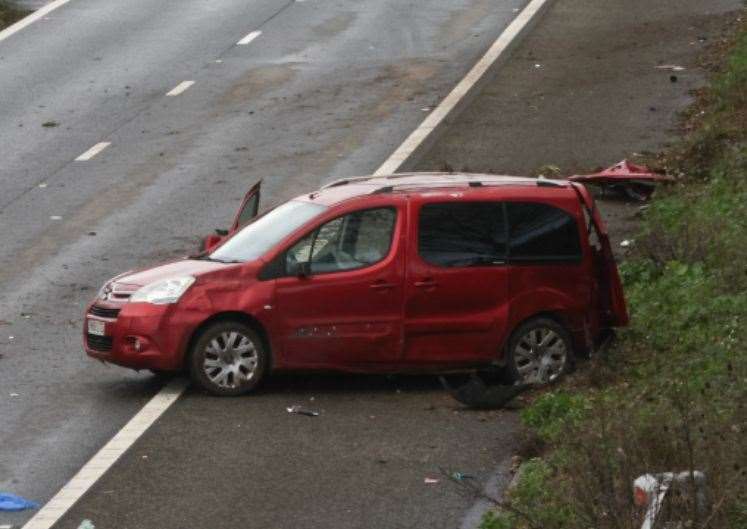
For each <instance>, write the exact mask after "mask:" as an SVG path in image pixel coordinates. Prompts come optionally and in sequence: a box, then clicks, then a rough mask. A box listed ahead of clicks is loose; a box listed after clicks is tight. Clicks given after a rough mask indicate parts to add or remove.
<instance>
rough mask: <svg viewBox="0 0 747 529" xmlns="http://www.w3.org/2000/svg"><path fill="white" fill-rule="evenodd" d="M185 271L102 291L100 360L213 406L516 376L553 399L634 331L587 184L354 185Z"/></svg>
mask: <svg viewBox="0 0 747 529" xmlns="http://www.w3.org/2000/svg"><path fill="white" fill-rule="evenodd" d="M259 192H260V189H259V186H255V187H254V188H253V189H252V190H251V191H250V192H249V194H248V195H247V197H246V199H245V200H244V203H243V204H242V207H241V209H240V210H239V212H238V214H237V216H236V219H235V220H234V224H233V226H232V228H231V230H229V231H228V232H222V233H220V234H219V235H215V236H211V237H209V238H208V239H206V241H205V245H206V250H205V251H204V252H203V253H201V254H200V255H198V256H195V257H191V258H188V259H185V260H181V261H177V262H173V263H170V264H165V265H162V266H157V267H154V268H148V269H145V270H141V271H137V272H127V273H125V274H122V275H119V276H117V277H115V278H114V279H112V280H111V281H109V282H107V283H106V284H105V285H104V287H103V288H102V289H101V291H100V292H99V295H98V297H97V298H96V299H95V300H94V301H93V302H92V303H91V305H89V307H88V308H87V311H86V315H85V329H84V338H85V340H84V341H85V349H86V352H87V353H88V355H90V356H92V357H94V358H97V359H100V360H103V361H105V362H111V363H114V364H119V365H121V366H125V367H130V368H134V369H150V370H153V371H178V370H182V369H187V370H188V371H189V372H190V374H191V377H192V379H193V380H194V382H196V383H197V384H198V385H200V386H201V387H202V388H204V389H205V390H207V391H209V392H211V393H214V394H217V395H238V394H242V393H245V392H247V391H249V390H251V389H252V388H254V387H256V386H257V384H258V383H259V382H260V381H261V380H262V379H263V378H264V377H265V376H266V375H267V374H268V373H270V372H271V371H275V370H307V369H314V370H338V371H347V372H376V373H394V372H398V373H401V372H446V371H455V370H473V369H482V368H487V367H489V366H506V367H507V368H508V370H509V372H510V374H511V375H512V376H513V377H514V379H516V380H517V381H524V382H527V381H534V382H547V381H550V380H553V379H555V378H556V377H558V376H560V375H561V374H562V373H563V372H564V371H565V370H566V369H568V367H569V366H571V365H572V362H573V358H574V353H575V354H579V353H584V352H589V351H590V350H592V349H593V348H594V346H595V344H596V343H597V341H598V340H599V338H600V337H601V336H602V335H603V334H604V333H605V332H606V331H608V330H609V329H610V328H611V327H616V326H624V325H626V324H627V322H628V314H627V310H626V306H625V300H624V298H623V293H622V287H621V284H620V278H619V275H618V271H617V267H616V265H615V262H614V260H613V256H612V252H611V249H610V244H609V240H608V237H607V232H606V229H605V226H604V224H603V222H602V220H601V218H600V215H599V212H598V211H597V209H596V208H595V205H594V201H593V199H592V197H591V196H590V194H589V193H588V192H587V190H586V188H585V187H584V186H583V185H581V184H576V183H571V182H567V181H551V180H542V179H540V180H537V179H532V178H518V177H506V176H493V175H478V174H432V173H427V174H426V173H415V174H398V175H393V176H383V177H382V176H375V177H364V178H351V179H344V180H339V181H336V182H333V183H331V184H329V185H327V186H325V187H323V188H321V189H320V190H318V191H314V192H312V193H308V194H304V195H301V196H299V197H297V198H295V199H293V200H290V201H289V202H286V203H284V204H282V205H280V206H278V207H276V208H274V209H271V210H270V211H267V212H266V213H264V214H263V215H261V216H257V211H258V206H259Z"/></svg>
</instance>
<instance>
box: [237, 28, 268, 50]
mask: <svg viewBox="0 0 747 529" xmlns="http://www.w3.org/2000/svg"><path fill="white" fill-rule="evenodd" d="M261 34H262V32H261V31H252V32H251V33H249V34H248V35H247V36H246V37H244V38H243V39H241V40H240V41H238V42H237V43H236V44H238V45H239V46H245V45H247V44H249V43H250V42H251V41H253V40H254V39H256V38H257V37H259V36H260V35H261Z"/></svg>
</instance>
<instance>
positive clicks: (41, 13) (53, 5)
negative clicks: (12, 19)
mask: <svg viewBox="0 0 747 529" xmlns="http://www.w3.org/2000/svg"><path fill="white" fill-rule="evenodd" d="M69 1H70V0H54V2H50V3H48V4H47V5H45V6H44V7H41V8H39V9H38V10H36V11H34V12H33V13H31V14H30V15H29V16H27V17H24V18H22V19H21V20H19V21H18V22H16V23H15V24H13V25H11V26H8V27H7V28H5V29H4V30H2V31H0V42H2V41H4V40H5V39H7V38H8V37H10V36H11V35H13V34H14V33H18V32H19V31H21V30H22V29H23V28H25V27H26V26H29V25H31V24H33V23H34V22H36V21H37V20H39V19H40V18H44V17H45V16H47V15H48V14H49V13H51V12H52V11H54V10H55V9H57V8H58V7H60V6H63V5H65V4H67V3H68V2H69Z"/></svg>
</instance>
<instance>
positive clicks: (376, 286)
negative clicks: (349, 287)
mask: <svg viewBox="0 0 747 529" xmlns="http://www.w3.org/2000/svg"><path fill="white" fill-rule="evenodd" d="M370 286H371V289H373V290H388V289H390V288H394V287H396V286H397V284H396V283H387V282H386V281H383V280H382V281H376V282H375V283H372V284H371V285H370Z"/></svg>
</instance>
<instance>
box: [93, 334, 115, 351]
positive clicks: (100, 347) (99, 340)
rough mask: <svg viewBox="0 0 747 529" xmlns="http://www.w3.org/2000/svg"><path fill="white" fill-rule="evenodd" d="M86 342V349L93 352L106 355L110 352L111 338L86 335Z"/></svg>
mask: <svg viewBox="0 0 747 529" xmlns="http://www.w3.org/2000/svg"><path fill="white" fill-rule="evenodd" d="M86 341H87V342H88V347H90V348H91V349H93V350H94V351H101V352H104V353H108V352H109V351H111V350H112V343H113V340H112V337H111V336H96V335H95V334H87V335H86Z"/></svg>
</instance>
